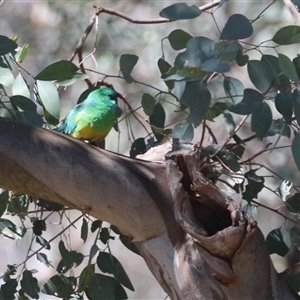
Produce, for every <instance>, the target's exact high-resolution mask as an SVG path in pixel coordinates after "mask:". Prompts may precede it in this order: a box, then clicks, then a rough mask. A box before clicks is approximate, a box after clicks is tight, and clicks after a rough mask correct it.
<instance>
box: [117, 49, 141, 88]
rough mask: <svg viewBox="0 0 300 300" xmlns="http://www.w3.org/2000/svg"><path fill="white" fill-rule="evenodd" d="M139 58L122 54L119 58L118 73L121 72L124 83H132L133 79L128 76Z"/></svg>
mask: <svg viewBox="0 0 300 300" xmlns="http://www.w3.org/2000/svg"><path fill="white" fill-rule="evenodd" d="M138 60H139V57H138V56H136V55H133V54H122V55H121V57H120V62H119V64H120V71H121V72H122V74H123V76H124V78H125V80H126V82H128V83H132V82H134V79H133V77H132V76H131V75H130V73H131V72H132V70H133V68H134V66H135V65H136V63H137V62H138Z"/></svg>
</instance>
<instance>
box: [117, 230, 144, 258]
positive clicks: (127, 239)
mask: <svg viewBox="0 0 300 300" xmlns="http://www.w3.org/2000/svg"><path fill="white" fill-rule="evenodd" d="M120 240H121V242H122V244H123V245H124V246H125V247H126V248H127V249H129V250H130V251H132V252H133V253H135V254H137V255H141V254H140V251H139V250H138V248H137V247H136V245H135V244H134V243H132V242H131V239H130V237H128V236H126V235H123V234H121V235H120Z"/></svg>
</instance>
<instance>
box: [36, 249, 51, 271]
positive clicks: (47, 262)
mask: <svg viewBox="0 0 300 300" xmlns="http://www.w3.org/2000/svg"><path fill="white" fill-rule="evenodd" d="M36 258H37V259H38V260H39V261H40V262H41V263H43V264H44V265H45V266H46V267H52V268H54V267H53V265H52V262H51V261H50V260H48V257H47V255H46V254H45V253H42V252H39V253H37V255H36Z"/></svg>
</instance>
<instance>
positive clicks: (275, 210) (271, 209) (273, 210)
mask: <svg viewBox="0 0 300 300" xmlns="http://www.w3.org/2000/svg"><path fill="white" fill-rule="evenodd" d="M251 202H252V203H254V204H256V205H258V206H261V207H263V208H265V209H268V210H270V211H272V212H274V213H276V214H278V215H280V216H282V217H283V218H284V219H286V220H289V221H291V222H293V223H295V224H297V222H296V221H295V220H293V219H291V218H289V217H287V216H286V215H284V214H283V213H281V212H279V211H278V210H277V209H274V208H271V207H269V206H267V205H264V204H262V203H259V202H257V201H255V200H253V199H252V200H251Z"/></svg>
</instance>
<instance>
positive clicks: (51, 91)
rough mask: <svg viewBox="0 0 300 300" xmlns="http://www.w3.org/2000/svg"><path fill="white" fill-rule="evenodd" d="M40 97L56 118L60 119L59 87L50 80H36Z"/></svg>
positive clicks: (46, 108) (48, 110) (47, 109)
mask: <svg viewBox="0 0 300 300" xmlns="http://www.w3.org/2000/svg"><path fill="white" fill-rule="evenodd" d="M36 85H37V91H38V94H39V98H40V100H41V102H42V104H43V106H44V108H45V110H46V111H47V112H48V113H49V114H50V115H51V116H52V117H54V118H55V119H57V120H59V113H60V101H59V95H58V92H57V89H56V88H55V86H54V85H53V84H52V83H51V82H48V81H40V80H37V81H36Z"/></svg>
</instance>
